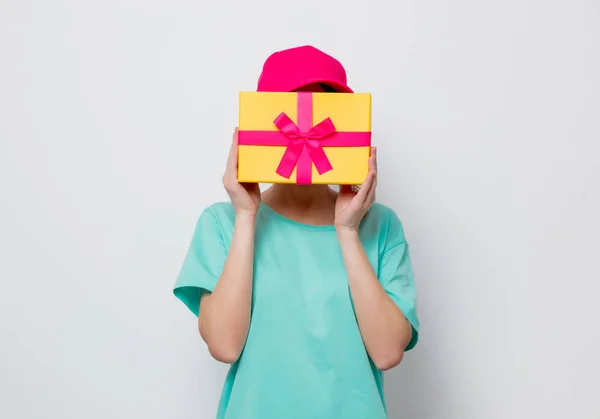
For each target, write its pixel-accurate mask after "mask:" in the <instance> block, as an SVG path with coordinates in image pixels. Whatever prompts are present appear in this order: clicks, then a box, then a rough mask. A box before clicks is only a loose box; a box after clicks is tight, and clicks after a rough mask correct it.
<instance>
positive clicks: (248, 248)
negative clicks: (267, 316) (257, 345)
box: [198, 216, 255, 363]
mask: <svg viewBox="0 0 600 419" xmlns="http://www.w3.org/2000/svg"><path fill="white" fill-rule="evenodd" d="M254 231H255V217H254V216H238V217H236V221H235V227H234V232H233V237H232V239H231V245H230V248H229V252H228V254H227V259H226V261H225V265H224V267H223V272H222V274H221V277H220V279H219V281H218V282H217V285H216V287H215V289H214V290H213V292H212V293H211V294H206V295H205V296H204V297H203V298H202V302H201V304H200V315H199V316H198V327H199V330H200V334H201V335H202V338H203V339H204V340H205V341H206V343H207V345H208V349H209V351H210V352H211V354H212V356H213V357H214V358H215V359H217V360H219V361H222V362H226V363H232V362H235V361H236V360H237V359H238V358H239V356H240V354H241V352H242V349H243V348H244V344H245V342H246V337H247V335H248V328H249V326H250V309H251V304H252V276H253V269H254Z"/></svg>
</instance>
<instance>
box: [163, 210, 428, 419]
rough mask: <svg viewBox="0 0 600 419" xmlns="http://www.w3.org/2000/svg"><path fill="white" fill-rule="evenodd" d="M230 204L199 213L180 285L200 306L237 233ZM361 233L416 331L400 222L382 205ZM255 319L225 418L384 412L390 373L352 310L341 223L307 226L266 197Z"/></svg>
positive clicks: (229, 384)
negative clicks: (374, 355)
mask: <svg viewBox="0 0 600 419" xmlns="http://www.w3.org/2000/svg"><path fill="white" fill-rule="evenodd" d="M234 219H235V215H234V212H233V208H232V206H231V204H229V203H218V204H215V205H213V206H211V207H209V208H207V209H206V210H205V211H204V212H203V213H202V215H201V216H200V218H199V221H198V224H197V226H196V229H195V232H194V235H193V238H192V241H191V245H190V247H189V250H188V253H187V256H186V258H185V261H184V263H183V266H182V268H181V272H180V274H179V276H178V278H177V281H176V284H175V289H174V293H175V295H176V296H177V297H178V298H179V299H180V300H181V301H182V302H183V303H185V305H186V306H187V307H188V308H189V309H190V310H191V311H192V312H193V313H194V314H195V315H198V310H199V304H200V296H201V294H202V293H203V292H205V291H212V290H213V289H214V287H215V285H216V284H217V281H218V279H219V276H220V273H221V270H222V268H223V264H224V263H225V258H226V257H227V251H228V248H229V245H230V242H231V237H232V234H233V227H234ZM360 237H361V241H362V243H363V246H364V248H365V250H366V253H367V255H368V257H369V260H370V261H371V264H372V266H373V269H374V270H375V272H376V273H377V277H378V278H379V281H380V282H381V284H382V285H383V287H384V289H385V290H386V291H387V293H388V294H389V295H390V297H391V298H392V299H393V300H394V301H395V302H396V304H397V305H398V306H399V307H400V309H401V310H402V312H403V313H404V315H405V316H406V318H407V319H408V320H409V321H410V323H411V324H412V327H413V335H412V339H411V342H410V344H409V345H408V347H407V349H411V348H413V347H414V346H415V344H416V343H417V340H418V336H419V335H418V330H419V320H418V318H417V312H416V291H415V285H414V281H413V272H412V268H411V261H410V255H409V248H408V244H407V243H406V240H405V237H404V231H403V229H402V225H401V223H400V221H399V220H398V218H397V217H396V215H395V213H394V212H393V211H392V210H390V209H389V208H387V207H385V206H383V205H380V204H375V205H374V206H373V207H372V208H371V209H370V211H369V212H368V214H367V215H366V217H365V219H364V220H363V222H362V224H361V228H360ZM252 302H253V304H252V318H251V324H250V329H249V332H248V339H247V341H246V346H245V348H244V351H243V353H242V355H241V357H240V359H239V360H238V361H237V362H236V363H235V364H233V365H232V366H231V368H230V371H229V374H228V375H227V378H226V381H225V385H224V387H223V392H222V396H221V400H220V403H219V409H218V414H217V418H218V419H283V418H285V419H312V418H314V419H382V418H386V405H385V398H384V393H383V374H382V372H381V371H379V370H378V369H377V368H376V367H375V365H374V364H373V363H372V362H371V360H370V359H369V356H368V354H367V352H366V349H365V347H364V344H363V342H362V339H361V335H360V331H359V329H358V325H357V322H356V317H355V315H354V310H353V306H352V301H351V295H350V290H349V287H348V279H347V277H346V272H345V268H344V263H343V260H342V255H341V250H340V246H339V243H338V240H337V237H336V232H335V229H334V227H333V226H309V225H305V224H300V223H297V222H294V221H292V220H289V219H287V218H285V217H283V216H282V215H280V214H278V213H277V212H275V211H273V210H272V209H271V208H269V207H268V206H266V205H261V208H260V210H259V213H258V218H257V224H256V240H255V270H254V286H253V295H252Z"/></svg>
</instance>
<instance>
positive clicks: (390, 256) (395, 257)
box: [379, 214, 419, 351]
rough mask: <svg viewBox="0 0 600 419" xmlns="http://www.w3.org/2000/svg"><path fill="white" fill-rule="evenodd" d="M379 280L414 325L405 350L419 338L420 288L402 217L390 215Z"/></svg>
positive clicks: (412, 345)
mask: <svg viewBox="0 0 600 419" xmlns="http://www.w3.org/2000/svg"><path fill="white" fill-rule="evenodd" d="M379 280H380V282H381V284H382V286H383V288H384V289H385V291H386V292H387V294H388V295H389V296H390V297H391V298H392V300H393V301H394V302H395V303H396V304H397V305H398V307H399V308H400V310H401V311H402V313H403V314H404V316H405V317H406V319H407V320H408V321H409V323H410V324H411V326H412V337H411V340H410V342H409V343H408V345H407V346H406V348H405V350H407V351H408V350H410V349H412V348H414V347H415V345H416V344H417V341H418V340H419V318H418V316H417V292H416V288H415V282H414V276H413V270H412V263H411V260H410V249H409V247H408V243H407V242H406V239H405V237H404V231H403V229H402V225H401V223H400V220H398V218H397V217H396V216H395V214H394V215H393V216H392V217H391V219H390V224H389V228H388V234H387V237H386V245H385V247H384V250H383V254H382V255H381V257H380V266H379Z"/></svg>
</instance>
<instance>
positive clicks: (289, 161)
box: [238, 92, 371, 185]
mask: <svg viewBox="0 0 600 419" xmlns="http://www.w3.org/2000/svg"><path fill="white" fill-rule="evenodd" d="M238 130H239V131H238V181H239V182H252V183H297V184H340V185H358V184H361V183H362V182H363V181H364V180H365V178H366V176H367V174H368V171H369V167H368V160H369V155H370V150H371V147H370V146H371V95H370V94H369V93H312V92H294V93H271V92H242V93H240V110H239V125H238Z"/></svg>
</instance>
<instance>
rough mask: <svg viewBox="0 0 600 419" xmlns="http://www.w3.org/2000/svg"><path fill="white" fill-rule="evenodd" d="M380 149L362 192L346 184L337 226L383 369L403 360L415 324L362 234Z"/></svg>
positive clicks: (367, 335) (363, 324)
mask: <svg viewBox="0 0 600 419" xmlns="http://www.w3.org/2000/svg"><path fill="white" fill-rule="evenodd" d="M376 187H377V149H376V148H375V147H373V148H372V149H371V157H370V158H369V174H368V175H367V178H366V179H365V181H364V183H363V185H362V187H361V189H360V190H359V191H358V193H356V194H355V193H354V192H353V191H352V188H351V187H349V186H342V187H341V188H340V193H339V195H338V198H337V202H336V208H335V226H336V231H337V235H338V240H339V242H340V246H341V249H342V255H343V258H344V264H345V266H346V273H347V275H348V282H349V284H350V294H351V295H352V302H353V304H354V312H355V313H356V319H357V321H358V327H359V328H360V333H361V335H362V338H363V342H364V343H365V347H366V348H367V352H368V353H369V356H370V357H371V359H372V360H373V362H374V363H375V365H376V366H377V368H379V369H380V370H388V369H390V368H393V367H395V366H396V365H398V364H399V363H400V361H402V357H403V356H404V349H405V348H406V346H407V345H408V344H409V343H410V339H411V337H412V326H411V325H410V323H409V322H408V320H407V319H406V317H404V314H403V313H402V311H401V310H400V309H399V308H398V306H397V305H396V303H394V301H393V300H392V299H391V298H390V296H389V295H388V294H387V293H386V291H385V290H384V289H383V287H382V286H381V283H380V282H379V280H378V279H377V276H376V275H375V272H373V268H372V267H371V264H370V262H369V259H368V257H367V255H366V253H365V250H364V248H363V246H362V243H361V241H360V238H359V236H358V227H359V226H360V221H361V220H362V218H363V217H364V215H365V214H366V212H367V211H368V210H369V208H370V207H371V205H373V202H375V190H376Z"/></svg>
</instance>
